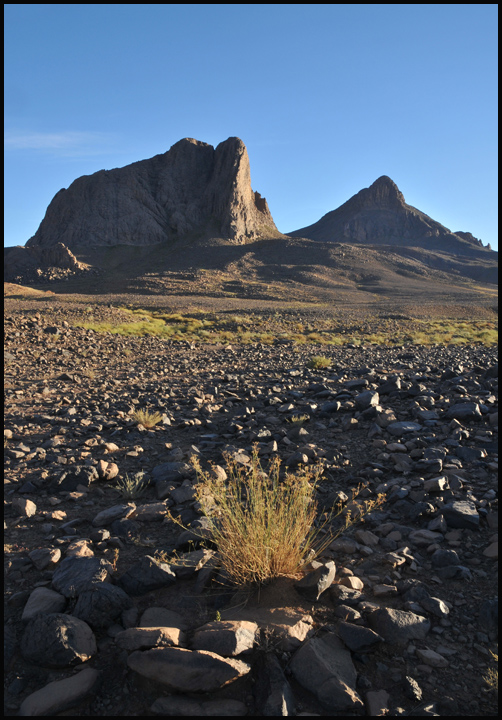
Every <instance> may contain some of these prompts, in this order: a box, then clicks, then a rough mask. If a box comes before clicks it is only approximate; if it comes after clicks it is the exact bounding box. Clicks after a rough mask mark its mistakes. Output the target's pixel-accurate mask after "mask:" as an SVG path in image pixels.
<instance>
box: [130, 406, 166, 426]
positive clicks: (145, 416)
mask: <svg viewBox="0 0 502 720" xmlns="http://www.w3.org/2000/svg"><path fill="white" fill-rule="evenodd" d="M132 418H133V420H134V421H135V422H137V423H138V424H139V425H143V427H144V428H153V427H155V425H157V424H158V423H159V422H160V421H161V420H162V415H161V414H160V413H158V412H154V413H151V412H148V410H136V412H134V413H133V416H132Z"/></svg>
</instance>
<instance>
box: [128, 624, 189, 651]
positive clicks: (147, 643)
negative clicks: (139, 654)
mask: <svg viewBox="0 0 502 720" xmlns="http://www.w3.org/2000/svg"><path fill="white" fill-rule="evenodd" d="M115 642H116V643H117V645H118V646H119V647H121V648H123V649H124V650H147V649H150V648H154V647H172V646H173V645H179V644H180V642H184V633H183V632H182V631H181V630H180V629H179V628H170V627H156V628H155V627H148V628H140V627H135V628H128V629H127V630H123V631H122V632H119V633H118V634H117V635H116V636H115Z"/></svg>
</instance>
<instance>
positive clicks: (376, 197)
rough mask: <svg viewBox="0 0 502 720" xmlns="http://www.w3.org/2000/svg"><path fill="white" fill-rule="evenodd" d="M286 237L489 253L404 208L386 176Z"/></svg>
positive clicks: (471, 238) (471, 239)
mask: <svg viewBox="0 0 502 720" xmlns="http://www.w3.org/2000/svg"><path fill="white" fill-rule="evenodd" d="M288 235H290V236H293V237H305V238H309V239H311V240H320V241H323V242H331V241H333V242H342V243H347V242H349V243H350V242H355V243H364V244H368V245H392V246H401V247H421V248H425V249H427V250H433V251H436V252H446V253H452V254H455V255H467V256H480V255H482V256H483V257H486V256H487V255H489V254H490V250H489V249H487V248H484V247H483V246H482V243H481V241H479V240H477V238H475V237H474V236H473V235H471V233H464V232H458V233H453V232H451V231H450V230H448V228H445V227H444V226H443V225H441V223H438V222H436V221H435V220H433V219H432V218H430V217H429V216H428V215H426V214H425V213H423V212H421V211H420V210H417V209H416V208H414V207H412V206H411V205H407V204H406V202H405V200H404V196H403V194H402V193H401V191H400V190H399V188H398V187H397V185H396V184H395V183H394V182H393V181H392V180H391V179H390V178H389V177H387V176H386V175H382V177H380V178H378V180H375V182H374V183H373V184H372V185H370V187H369V188H364V189H363V190H361V191H360V192H358V193H357V194H356V195H354V196H353V197H351V198H350V200H347V202H346V203H344V204H343V205H341V206H340V207H339V208H338V209H337V210H333V211H331V212H329V213H327V214H326V215H324V216H323V217H322V218H321V219H320V220H319V221H318V222H316V223H314V224H313V225H309V226H308V227H304V228H301V229H300V230H295V231H293V232H290V233H288Z"/></svg>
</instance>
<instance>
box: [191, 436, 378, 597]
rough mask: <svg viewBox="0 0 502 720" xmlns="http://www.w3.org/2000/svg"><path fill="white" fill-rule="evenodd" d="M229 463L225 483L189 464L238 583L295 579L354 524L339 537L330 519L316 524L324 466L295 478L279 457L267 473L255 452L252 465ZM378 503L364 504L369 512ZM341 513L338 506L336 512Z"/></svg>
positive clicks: (214, 533) (222, 552) (194, 460)
mask: <svg viewBox="0 0 502 720" xmlns="http://www.w3.org/2000/svg"><path fill="white" fill-rule="evenodd" d="M226 460H227V479H226V480H224V479H222V477H221V476H217V475H216V474H215V473H210V472H204V471H203V470H202V469H201V466H200V463H199V460H198V458H196V457H193V458H192V459H191V462H192V465H193V467H194V468H195V470H196V472H197V475H198V479H199V483H198V484H197V485H196V493H197V497H198V499H199V502H200V505H201V507H202V509H203V511H204V513H205V514H206V516H207V517H208V519H209V523H210V531H211V534H212V540H213V542H214V543H215V544H216V546H217V548H218V552H219V555H220V560H221V564H222V567H223V569H224V571H225V573H226V574H227V576H228V577H229V578H230V580H231V581H232V582H233V583H235V584H236V585H241V586H242V585H249V584H252V583H263V582H265V581H267V580H269V579H271V578H274V577H278V576H281V575H297V574H298V573H299V572H300V571H301V570H302V568H303V567H304V566H305V565H306V564H307V563H308V562H310V561H311V560H312V559H313V557H316V556H318V555H320V554H321V553H322V552H323V551H324V550H325V549H326V547H327V546H328V545H329V544H330V543H331V542H332V541H333V539H334V537H337V536H338V535H339V534H340V532H343V530H345V529H346V527H348V525H349V524H352V523H353V522H355V520H351V519H350V515H349V517H348V518H347V519H346V521H345V527H344V528H343V529H342V530H341V531H338V532H337V533H336V535H333V534H331V533H330V532H328V531H327V530H326V526H327V525H328V524H329V523H330V522H331V520H332V519H333V516H332V515H330V516H329V517H327V518H326V519H324V521H322V522H321V524H320V525H319V524H318V523H317V524H316V518H317V504H316V502H315V492H316V486H317V484H318V481H319V479H320V476H321V474H322V467H321V466H315V467H313V468H304V469H302V470H301V471H300V472H299V473H298V474H297V475H294V474H292V473H286V475H285V476H284V477H282V478H281V477H280V459H279V458H275V459H274V460H272V461H271V463H270V466H269V469H268V471H267V472H265V471H264V470H263V469H262V468H261V465H260V462H259V459H258V452H257V449H256V448H255V450H254V452H253V454H252V458H251V461H250V463H249V465H248V466H242V465H238V464H237V463H236V462H235V461H234V460H232V459H231V458H229V457H227V458H226ZM375 504H376V502H374V503H373V504H370V506H365V512H369V510H370V509H372V508H373V507H374V506H375ZM340 511H341V508H338V512H337V513H336V514H339V512H340ZM363 514H364V513H363ZM312 550H313V551H314V552H312Z"/></svg>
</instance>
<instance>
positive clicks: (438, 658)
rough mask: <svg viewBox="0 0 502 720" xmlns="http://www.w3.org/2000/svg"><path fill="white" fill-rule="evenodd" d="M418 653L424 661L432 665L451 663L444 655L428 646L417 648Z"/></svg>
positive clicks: (446, 665) (438, 665) (440, 665)
mask: <svg viewBox="0 0 502 720" xmlns="http://www.w3.org/2000/svg"><path fill="white" fill-rule="evenodd" d="M416 653H417V655H418V657H419V658H420V660H422V662H424V663H425V664H426V665H430V666H431V667H448V665H449V664H450V663H449V662H448V660H446V658H444V657H443V656H442V655H440V654H439V653H437V652H434V650H429V649H428V648H417V649H416Z"/></svg>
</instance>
